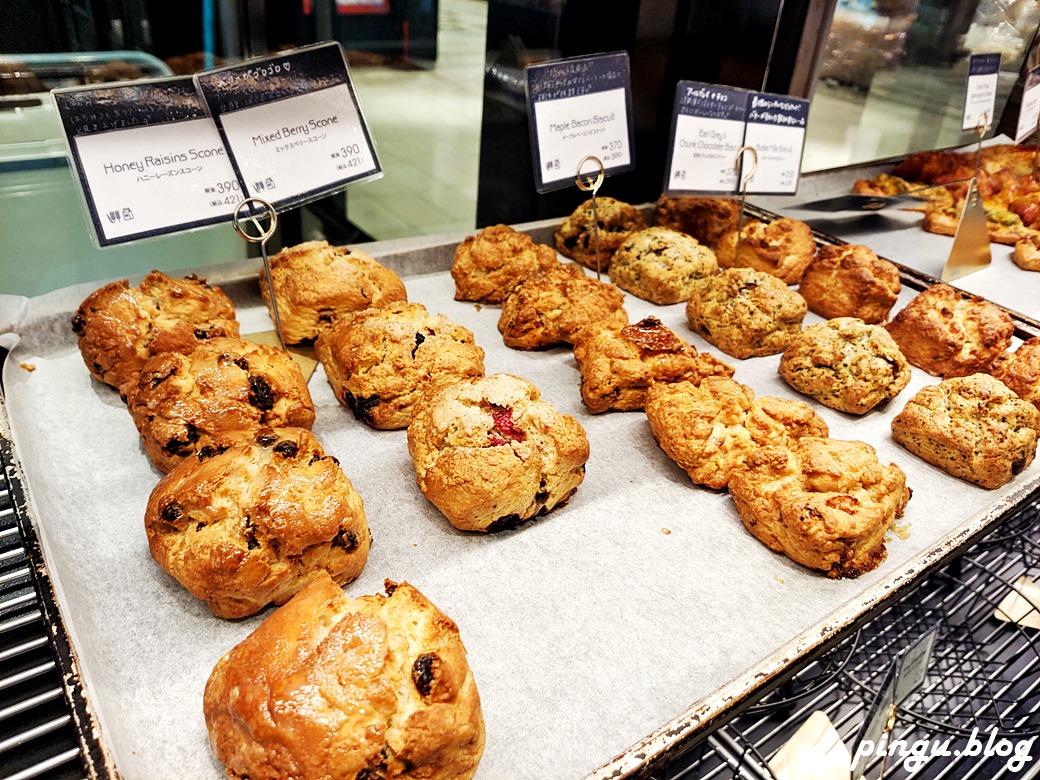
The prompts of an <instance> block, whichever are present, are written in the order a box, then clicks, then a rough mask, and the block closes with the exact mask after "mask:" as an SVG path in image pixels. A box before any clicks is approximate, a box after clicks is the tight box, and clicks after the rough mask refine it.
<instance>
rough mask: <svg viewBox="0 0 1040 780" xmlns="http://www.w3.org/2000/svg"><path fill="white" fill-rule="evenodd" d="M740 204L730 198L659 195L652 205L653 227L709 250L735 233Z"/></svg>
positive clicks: (738, 219)
mask: <svg viewBox="0 0 1040 780" xmlns="http://www.w3.org/2000/svg"><path fill="white" fill-rule="evenodd" d="M739 221H740V203H738V202H737V201H735V200H733V198H713V197H707V196H705V197H702V196H682V197H677V198H671V197H668V196H667V195H662V196H661V197H660V198H658V199H657V203H655V204H654V224H655V225H660V226H661V227H666V228H671V229H672V230H678V231H679V232H680V233H685V234H686V235H688V236H693V237H694V238H696V239H697V240H698V241H699V242H701V243H702V244H704V245H705V246H707V247H710V248H712V249H714V248H715V245H716V244H717V243H718V242H719V239H720V238H722V237H723V236H724V235H725V234H726V233H729V232H730V231H731V230H736V229H737V224H738V222H739Z"/></svg>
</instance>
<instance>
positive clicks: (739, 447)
mask: <svg viewBox="0 0 1040 780" xmlns="http://www.w3.org/2000/svg"><path fill="white" fill-rule="evenodd" d="M646 418H647V419H648V420H649V421H650V430H651V431H652V432H653V434H654V439H656V440H657V443H658V444H659V445H660V446H661V449H662V450H664V452H665V454H666V455H667V456H668V457H669V458H671V459H672V460H674V461H675V462H676V463H677V464H679V467H680V468H682V469H683V471H685V472H686V473H687V474H689V476H690V479H691V480H693V482H694V484H696V485H707V486H708V487H710V488H715V489H720V488H724V487H726V486H727V485H728V484H729V482H730V480H731V479H732V477H733V475H734V474H735V473H737V472H739V471H740V470H741V469H743V468H744V461H745V460H747V458H748V457H749V456H750V455H751V454H752V453H753V452H754V451H755V450H757V449H758V448H759V447H766V446H769V445H784V446H786V445H789V444H791V443H792V442H794V441H797V440H798V439H800V438H801V437H803V436H826V435H827V433H828V430H827V423H825V422H824V421H823V418H822V417H820V415H818V414H817V413H816V412H814V411H813V409H812V407H811V406H809V405H808V404H807V403H804V402H802V401H789V400H787V399H784V398H770V397H762V398H755V393H754V391H753V390H752V389H751V388H750V387H748V386H747V385H742V384H740V383H739V382H735V381H733V380H732V379H727V378H723V377H714V376H710V377H707V378H705V379H704V380H702V381H701V382H700V383H698V384H694V383H693V382H672V383H665V382H655V383H654V384H652V385H651V386H650V389H649V390H647V393H646Z"/></svg>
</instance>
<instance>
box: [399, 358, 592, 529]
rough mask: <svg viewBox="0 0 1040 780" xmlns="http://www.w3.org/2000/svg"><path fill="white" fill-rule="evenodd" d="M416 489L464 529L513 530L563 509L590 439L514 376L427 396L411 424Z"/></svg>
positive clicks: (580, 472) (582, 471)
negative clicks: (560, 508)
mask: <svg viewBox="0 0 1040 780" xmlns="http://www.w3.org/2000/svg"><path fill="white" fill-rule="evenodd" d="M408 452H409V453H410V454H411V456H412V462H413V463H414V465H415V476H416V481H417V482H418V484H419V488H420V489H421V490H422V493H423V495H424V496H426V497H427V498H428V499H429V500H430V501H431V502H433V504H434V505H435V506H436V507H437V508H438V509H439V510H440V511H441V512H442V513H444V516H445V517H447V518H448V520H449V521H450V522H451V524H452V525H453V526H455V527H456V528H459V529H461V530H463V531H485V532H488V533H494V532H496V531H505V530H511V529H514V528H516V527H518V526H519V525H520V524H521V523H523V522H525V521H528V520H531V519H533V518H535V517H539V516H541V515H544V514H547V513H549V512H551V511H552V510H553V509H555V508H556V507H558V506H561V505H562V504H563V503H564V502H565V501H566V500H567V499H568V498H570V497H571V495H573V493H574V492H575V491H576V490H577V489H578V485H580V484H581V482H582V480H583V479H584V478H585V462H586V461H587V460H588V459H589V441H588V438H587V437H586V435H585V430H584V429H583V428H582V427H581V425H579V424H578V422H577V421H576V420H575V419H574V418H573V417H570V416H569V415H566V414H561V413H560V412H559V411H557V409H556V407H555V406H553V405H552V404H550V403H549V402H548V401H545V400H543V399H542V397H541V393H540V392H539V390H538V388H537V387H535V386H534V385H533V384H531V383H530V382H528V381H527V380H524V379H521V378H520V377H516V376H512V375H511V374H494V375H492V376H489V377H484V378H481V379H468V380H465V381H462V382H458V383H456V384H454V385H450V386H448V387H445V388H443V389H441V390H439V391H437V392H434V393H431V394H428V395H426V396H424V397H423V400H422V401H420V402H419V405H418V406H417V407H416V409H415V414H414V416H413V417H412V424H411V425H410V426H408Z"/></svg>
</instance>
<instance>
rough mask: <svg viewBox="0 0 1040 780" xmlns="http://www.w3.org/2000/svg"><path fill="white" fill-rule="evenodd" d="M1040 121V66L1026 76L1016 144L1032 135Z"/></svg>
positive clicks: (1016, 132)
mask: <svg viewBox="0 0 1040 780" xmlns="http://www.w3.org/2000/svg"><path fill="white" fill-rule="evenodd" d="M1038 121H1040V66H1037V67H1035V68H1033V69H1032V70H1031V71H1029V73H1027V74H1026V81H1025V85H1024V86H1023V87H1022V106H1021V108H1020V109H1019V111H1018V127H1017V129H1016V130H1015V143H1016V144H1020V143H1022V141H1024V140H1025V139H1026V138H1027V137H1028V136H1029V134H1030V133H1032V132H1033V131H1034V130H1036V125H1037V122H1038Z"/></svg>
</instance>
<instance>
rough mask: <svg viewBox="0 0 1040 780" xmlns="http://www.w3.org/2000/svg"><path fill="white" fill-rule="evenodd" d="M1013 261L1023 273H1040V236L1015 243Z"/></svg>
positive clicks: (1012, 254)
mask: <svg viewBox="0 0 1040 780" xmlns="http://www.w3.org/2000/svg"><path fill="white" fill-rule="evenodd" d="M1011 259H1012V260H1014V261H1015V265H1017V266H1018V267H1019V268H1021V269H1022V270H1023V271H1040V234H1037V235H1034V236H1029V237H1027V238H1023V239H1022V240H1021V241H1017V242H1015V249H1014V251H1012V253H1011Z"/></svg>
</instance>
